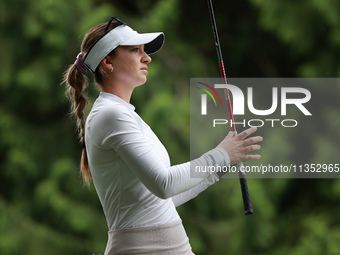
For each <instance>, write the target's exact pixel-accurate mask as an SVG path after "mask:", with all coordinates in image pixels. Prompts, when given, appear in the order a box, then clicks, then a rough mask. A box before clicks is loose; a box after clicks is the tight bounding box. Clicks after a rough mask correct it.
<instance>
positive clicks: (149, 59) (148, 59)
mask: <svg viewBox="0 0 340 255" xmlns="http://www.w3.org/2000/svg"><path fill="white" fill-rule="evenodd" d="M151 60H152V59H151V57H150V56H149V55H148V54H147V53H146V52H145V51H144V50H143V57H142V62H143V63H145V64H148V63H150V62H151Z"/></svg>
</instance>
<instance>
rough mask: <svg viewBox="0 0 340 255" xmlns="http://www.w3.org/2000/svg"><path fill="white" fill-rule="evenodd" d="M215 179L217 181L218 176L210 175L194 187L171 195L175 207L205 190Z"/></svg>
mask: <svg viewBox="0 0 340 255" xmlns="http://www.w3.org/2000/svg"><path fill="white" fill-rule="evenodd" d="M217 181H219V178H218V177H217V176H216V175H211V176H209V177H208V178H207V179H205V180H204V181H202V182H201V183H199V184H198V185H196V186H195V187H193V188H191V189H189V190H187V191H184V192H182V193H180V194H178V195H175V196H173V197H172V202H173V203H174V204H175V206H176V207H177V206H180V205H182V204H184V203H186V202H188V201H189V200H191V199H193V198H195V197H196V196H197V195H198V194H199V193H201V192H202V191H204V190H206V189H207V188H208V187H209V186H211V185H213V184H214V183H216V182H217Z"/></svg>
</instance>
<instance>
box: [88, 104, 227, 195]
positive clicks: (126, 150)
mask: <svg viewBox="0 0 340 255" xmlns="http://www.w3.org/2000/svg"><path fill="white" fill-rule="evenodd" d="M123 108H124V107H120V109H118V108H117V107H115V108H113V109H112V107H111V108H110V107H108V108H106V109H105V110H103V113H102V114H101V115H100V117H99V118H98V119H97V120H96V122H95V123H96V124H98V125H99V126H97V127H96V130H98V132H91V133H92V134H93V136H92V138H93V140H94V142H95V143H96V145H97V146H100V147H106V148H113V149H114V150H115V151H116V152H117V154H118V155H119V157H121V158H122V159H123V161H124V162H125V163H126V164H127V165H128V167H129V169H130V170H131V171H132V172H133V173H134V174H135V175H136V176H137V178H138V179H139V180H140V181H141V182H142V183H143V184H144V185H145V186H146V187H147V188H148V189H149V190H150V191H151V192H152V193H153V194H154V195H156V196H158V197H160V198H163V199H166V198H170V197H173V196H175V195H177V194H180V193H183V192H185V191H187V190H190V189H191V188H193V187H195V186H196V185H198V184H200V183H201V182H202V181H203V180H205V179H207V178H208V177H209V176H211V175H214V176H217V174H216V173H213V172H210V171H207V172H205V173H200V175H199V177H193V171H194V169H196V168H197V166H199V167H201V166H215V165H223V166H225V165H229V163H230V160H229V157H228V154H227V153H226V151H225V150H224V149H222V148H215V149H213V150H211V151H209V152H207V153H205V154H203V155H202V156H201V157H199V158H198V159H195V160H193V161H190V162H187V163H184V164H179V165H175V166H171V167H166V166H165V165H164V164H163V163H162V161H161V160H160V158H159V157H158V155H157V153H156V152H155V151H154V149H153V148H152V147H151V146H150V144H149V143H148V141H147V139H146V138H145V136H144V135H143V134H142V133H141V131H140V129H139V127H138V124H137V123H136V121H135V119H134V117H133V116H132V114H131V113H130V112H129V111H128V110H127V109H123ZM226 155H227V156H226ZM204 185H205V184H202V187H204ZM202 187H201V188H202ZM198 190H199V188H197V191H198ZM194 193H195V191H192V194H194Z"/></svg>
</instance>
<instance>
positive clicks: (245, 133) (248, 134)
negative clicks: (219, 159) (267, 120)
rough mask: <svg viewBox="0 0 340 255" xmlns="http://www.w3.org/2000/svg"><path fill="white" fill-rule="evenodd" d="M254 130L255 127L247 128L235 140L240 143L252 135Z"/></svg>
mask: <svg viewBox="0 0 340 255" xmlns="http://www.w3.org/2000/svg"><path fill="white" fill-rule="evenodd" d="M256 130H257V127H251V128H248V129H246V130H244V131H243V132H241V133H239V134H238V135H237V136H236V137H235V138H237V139H238V140H240V141H241V140H244V139H245V138H246V137H248V136H250V135H251V134H253V133H254V132H255V131H256Z"/></svg>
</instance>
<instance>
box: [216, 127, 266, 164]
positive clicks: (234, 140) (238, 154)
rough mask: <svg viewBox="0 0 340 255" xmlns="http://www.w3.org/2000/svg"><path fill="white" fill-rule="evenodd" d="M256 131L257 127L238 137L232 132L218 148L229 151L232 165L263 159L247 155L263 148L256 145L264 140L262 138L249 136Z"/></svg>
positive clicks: (258, 156)
mask: <svg viewBox="0 0 340 255" xmlns="http://www.w3.org/2000/svg"><path fill="white" fill-rule="evenodd" d="M256 130H257V128H256V127H252V128H249V129H247V130H245V131H243V132H242V133H240V134H238V135H236V136H234V135H233V132H232V131H230V132H229V134H228V135H227V136H226V137H225V138H224V140H223V141H222V142H221V143H220V144H219V145H218V146H217V147H222V148H223V149H225V150H226V151H227V153H228V155H229V157H230V165H235V164H237V163H238V162H241V161H242V162H243V161H247V160H257V159H260V158H261V156H260V155H258V154H257V155H253V154H247V153H248V152H251V151H255V150H259V149H260V148H261V146H260V145H258V144H255V143H258V142H261V141H262V140H263V138H262V137H261V136H255V137H250V138H248V136H249V135H251V134H253V133H254V132H255V131H256Z"/></svg>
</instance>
